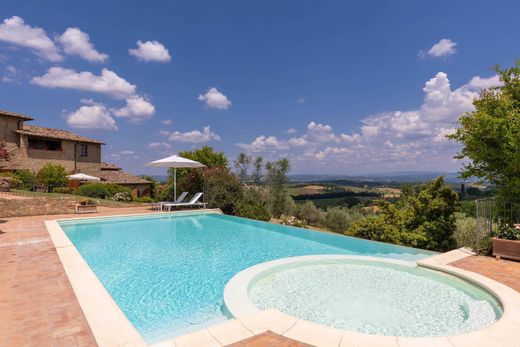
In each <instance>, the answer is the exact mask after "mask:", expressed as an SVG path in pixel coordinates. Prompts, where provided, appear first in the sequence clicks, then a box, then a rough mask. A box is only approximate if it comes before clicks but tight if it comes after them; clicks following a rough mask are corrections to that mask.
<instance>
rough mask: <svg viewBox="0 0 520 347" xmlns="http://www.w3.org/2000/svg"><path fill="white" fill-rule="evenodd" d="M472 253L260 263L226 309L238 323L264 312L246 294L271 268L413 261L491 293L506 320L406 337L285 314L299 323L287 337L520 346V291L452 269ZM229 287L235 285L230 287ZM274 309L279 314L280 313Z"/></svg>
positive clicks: (242, 279)
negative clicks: (356, 261)
mask: <svg viewBox="0 0 520 347" xmlns="http://www.w3.org/2000/svg"><path fill="white" fill-rule="evenodd" d="M470 255H471V254H470V253H467V252H465V251H463V250H460V249H457V250H454V251H450V252H447V253H442V254H439V255H435V256H432V257H428V258H426V259H423V260H420V261H417V262H406V261H400V260H394V259H388V258H376V257H366V256H355V255H319V256H301V257H290V258H283V259H278V260H274V261H269V262H265V263H261V264H257V265H254V266H252V267H250V268H248V269H245V270H243V271H241V272H239V273H237V274H236V275H235V276H234V277H232V278H231V280H230V281H229V282H228V283H227V284H226V287H225V289H224V303H225V306H226V308H227V310H229V311H230V313H231V314H232V316H233V317H235V319H237V320H239V321H241V320H242V319H250V318H248V317H252V316H255V315H259V314H261V313H262V312H265V311H261V310H259V309H258V308H256V307H255V306H254V305H253V304H252V302H251V301H250V300H249V297H248V293H247V290H248V287H249V284H250V282H251V281H252V280H254V279H255V278H256V277H257V276H258V275H261V273H263V272H264V271H266V270H268V269H270V268H274V267H278V266H283V265H287V264H291V263H297V262H306V261H312V260H325V259H327V258H328V259H359V260H365V261H378V262H383V263H392V264H400V265H406V263H408V264H410V263H412V264H417V266H422V267H426V268H430V269H433V270H437V271H441V272H444V273H448V274H451V275H455V276H457V277H459V278H462V279H463V280H467V281H469V282H472V283H474V284H476V285H478V286H480V287H482V288H483V289H485V290H487V291H489V292H490V293H491V294H492V295H493V296H495V297H496V298H497V300H498V301H499V302H500V304H501V306H502V309H503V313H502V316H501V317H500V318H499V319H498V320H497V321H496V322H494V323H493V324H491V325H489V326H487V327H484V328H482V329H479V330H475V331H470V332H465V333H462V334H457V335H451V336H439V337H401V336H383V335H373V334H363V333H359V332H354V331H349V330H342V329H335V328H331V327H327V326H324V325H321V324H317V323H312V322H309V321H306V320H302V319H298V318H296V317H292V316H289V315H286V314H284V315H285V316H288V317H291V318H293V319H294V320H295V321H296V323H295V324H294V326H293V327H292V328H290V329H289V330H288V331H286V332H285V333H284V334H283V336H286V337H289V338H292V339H295V340H298V341H301V342H305V343H310V344H319V343H318V342H319V341H320V340H319V339H317V338H318V337H319V336H328V337H329V338H332V336H336V337H337V336H340V338H339V340H338V341H337V344H336V345H338V346H351V345H352V346H354V345H356V343H359V342H362V343H365V344H369V345H371V341H374V342H375V341H377V342H376V344H382V345H384V346H395V347H403V346H408V345H409V346H414V345H425V346H430V345H431V346H451V347H459V346H460V347H462V346H468V342H469V341H475V343H477V342H478V343H479V344H481V345H485V346H520V342H518V341H516V340H514V337H515V335H514V332H515V331H516V332H517V331H520V293H518V292H516V291H515V290H513V289H512V288H509V287H507V286H505V285H503V284H501V283H499V282H497V281H494V280H492V279H489V278H487V277H485V276H482V275H479V274H476V273H473V272H470V271H466V270H462V269H459V268H456V267H453V266H450V265H448V264H449V263H451V262H453V261H456V260H459V259H462V258H465V257H467V256H470ZM403 263H405V264H403ZM248 270H249V272H248ZM233 281H236V282H238V285H236V286H235V285H233V283H232V282H233ZM230 284H231V286H229V287H228V285H230ZM229 305H232V306H233V307H231V308H230V307H229ZM233 311H235V313H236V315H235V314H233ZM273 311H276V312H279V311H277V310H273ZM279 313H281V312H279ZM269 319H270V318H269V317H265V321H264V322H263V324H265V325H267V324H269V321H268V320H269ZM298 325H299V326H298ZM475 345H478V344H475Z"/></svg>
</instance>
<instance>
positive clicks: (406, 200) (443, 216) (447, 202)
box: [347, 176, 458, 251]
mask: <svg viewBox="0 0 520 347" xmlns="http://www.w3.org/2000/svg"><path fill="white" fill-rule="evenodd" d="M401 200H402V201H401V202H400V203H399V204H396V205H393V204H391V203H389V202H388V201H385V200H380V201H378V202H377V206H378V207H379V209H380V213H379V214H378V215H377V216H373V217H367V218H363V219H360V220H358V221H357V222H354V223H353V224H352V226H351V228H350V229H349V230H348V232H347V233H348V234H349V235H351V236H356V237H362V238H366V239H371V240H376V241H383V242H390V243H396V244H399V245H404V246H411V247H419V248H425V249H430V250H435V251H447V250H450V249H453V248H455V246H456V242H455V239H454V237H453V233H454V231H455V229H456V222H455V216H454V213H455V209H456V207H457V204H458V195H457V193H456V192H455V191H453V190H452V189H451V187H449V186H448V185H446V184H445V183H444V178H443V177H442V176H441V177H438V178H437V179H435V180H433V181H431V182H429V183H427V184H424V185H422V186H420V189H419V190H418V191H416V192H415V191H414V190H410V191H409V192H407V194H406V195H405V196H403V197H402V198H401Z"/></svg>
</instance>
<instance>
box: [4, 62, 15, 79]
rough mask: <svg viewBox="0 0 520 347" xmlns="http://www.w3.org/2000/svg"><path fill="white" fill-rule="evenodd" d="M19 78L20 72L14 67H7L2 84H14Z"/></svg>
mask: <svg viewBox="0 0 520 347" xmlns="http://www.w3.org/2000/svg"><path fill="white" fill-rule="evenodd" d="M17 77H18V70H16V68H15V67H14V66H12V65H8V66H6V67H5V73H4V75H3V76H2V82H14V81H15V80H16V78H17Z"/></svg>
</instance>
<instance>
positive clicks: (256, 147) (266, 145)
mask: <svg viewBox="0 0 520 347" xmlns="http://www.w3.org/2000/svg"><path fill="white" fill-rule="evenodd" d="M237 146H238V147H240V148H242V149H244V150H246V151H247V152H252V153H258V152H272V151H279V150H283V149H288V148H289V146H288V145H287V143H286V142H285V141H280V140H278V139H277V138H276V136H268V137H266V136H264V135H260V136H258V137H257V138H256V139H255V140H254V141H253V142H251V143H249V144H246V143H237Z"/></svg>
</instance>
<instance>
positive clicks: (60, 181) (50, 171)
mask: <svg viewBox="0 0 520 347" xmlns="http://www.w3.org/2000/svg"><path fill="white" fill-rule="evenodd" d="M36 181H37V182H38V183H39V184H42V185H44V186H45V189H46V190H47V191H48V192H50V191H52V189H53V188H55V187H63V186H66V185H67V183H68V179H67V170H66V169H65V168H64V167H63V166H61V165H54V164H52V163H47V164H45V165H44V166H43V167H42V168H41V169H40V171H38V174H37V175H36Z"/></svg>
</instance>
